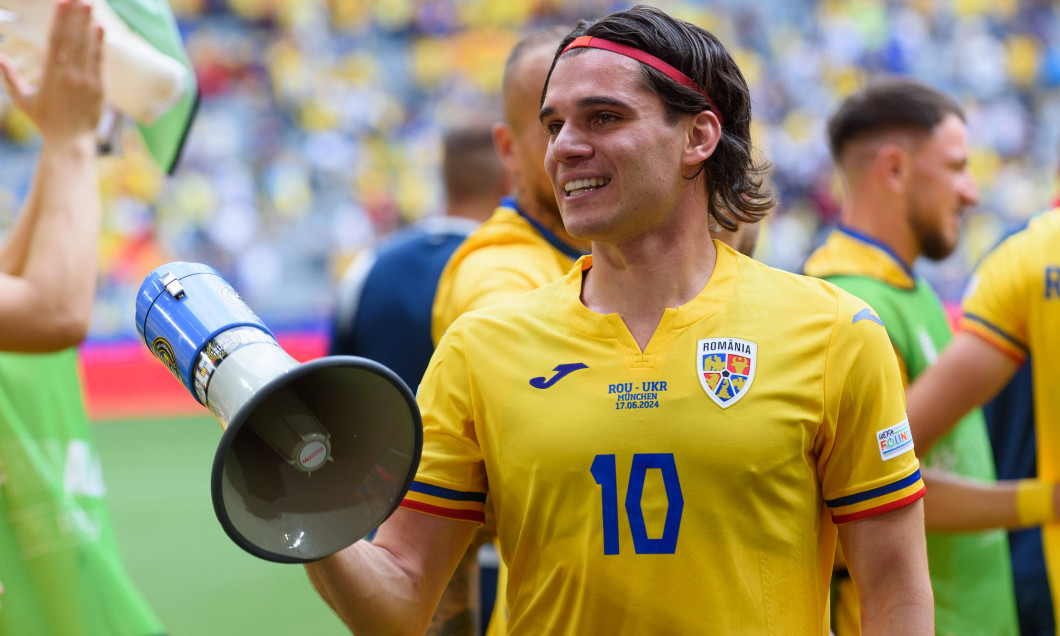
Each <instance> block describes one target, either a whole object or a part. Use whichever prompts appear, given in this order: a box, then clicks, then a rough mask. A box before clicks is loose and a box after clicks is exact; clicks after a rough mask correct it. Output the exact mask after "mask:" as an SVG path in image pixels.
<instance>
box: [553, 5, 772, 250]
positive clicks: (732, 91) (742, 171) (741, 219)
mask: <svg viewBox="0 0 1060 636" xmlns="http://www.w3.org/2000/svg"><path fill="white" fill-rule="evenodd" d="M583 35H591V36H593V37H598V38H603V39H605V40H611V41H612V42H618V43H620V44H625V45H627V46H632V47H634V48H637V49H640V50H641V51H644V52H646V53H650V54H652V55H654V56H655V57H657V58H659V59H661V60H663V61H665V62H666V63H668V64H670V65H671V66H673V67H675V68H677V69H678V70H680V71H681V72H682V73H684V74H685V75H687V76H689V77H690V78H692V79H693V80H694V81H695V82H696V84H698V85H699V86H700V87H701V88H702V89H703V90H704V91H705V92H706V94H707V95H710V100H708V99H707V98H706V97H704V96H703V95H701V94H700V93H699V92H698V91H696V90H695V89H692V88H688V87H686V86H682V85H681V84H679V83H677V82H676V81H674V80H672V79H670V78H669V77H667V76H666V75H665V74H663V73H662V72H660V71H657V70H656V69H654V68H652V67H650V66H648V65H646V64H641V65H640V66H641V71H642V72H643V73H644V79H645V81H646V84H647V87H648V88H649V89H650V90H652V91H653V92H655V93H656V94H657V95H658V96H659V98H660V99H661V100H662V102H663V104H664V106H665V108H666V118H667V121H668V123H669V124H671V125H673V124H676V123H677V121H678V120H679V118H680V117H681V116H682V115H689V114H696V113H700V112H702V111H704V110H712V111H714V112H715V113H716V114H717V115H718V117H719V119H720V120H721V122H722V126H721V139H720V140H719V141H718V147H717V149H716V150H715V151H714V154H713V155H711V156H710V157H709V158H708V159H707V160H705V161H704V162H703V165H702V166H700V171H705V172H706V176H707V178H706V180H705V181H706V187H707V192H708V194H709V197H708V199H707V213H708V214H710V216H711V217H713V219H714V220H715V221H716V222H717V223H718V224H719V225H721V226H722V227H724V228H726V229H728V230H732V231H735V230H736V229H737V227H738V226H739V224H740V223H755V222H757V221H759V220H761V219H762V217H764V216H765V215H766V213H767V212H768V211H769V209H770V208H772V207H773V206H774V205H775V204H776V201H775V199H774V197H773V192H772V190H771V189H770V188H768V187H766V186H765V185H764V184H763V175H764V174H765V173H766V171H768V170H769V167H770V166H769V163H768V162H765V161H763V162H761V163H759V162H756V161H755V159H754V157H753V156H752V152H753V147H752V145H751V95H750V91H749V90H748V88H747V82H746V81H745V80H744V77H743V73H741V72H740V69H739V67H737V66H736V62H735V61H734V60H733V59H732V56H731V55H729V52H728V51H727V50H725V47H724V46H723V45H722V43H721V42H720V41H719V40H718V38H716V37H715V36H714V35H713V34H711V33H710V32H708V31H706V30H705V29H701V28H700V27H697V26H695V25H694V24H690V23H688V22H685V21H683V20H678V19H676V18H673V17H670V16H669V15H667V14H666V13H664V12H662V11H660V10H659V9H656V8H655V7H649V6H644V5H638V6H636V7H633V8H632V9H627V10H625V11H618V12H616V13H612V14H610V15H608V16H605V17H603V18H600V19H599V20H582V21H581V22H579V23H578V26H576V27H574V30H573V31H571V32H570V33H569V34H568V35H567V37H566V38H564V39H563V42H562V43H560V45H559V48H558V49H557V50H556V57H555V59H553V60H552V68H551V69H549V72H548V78H547V79H546V80H545V86H544V88H543V89H542V92H541V101H542V103H544V98H545V93H546V92H547V91H548V84H549V80H551V79H552V71H554V70H555V68H556V62H557V61H559V56H560V54H561V53H562V52H563V49H564V48H566V47H567V45H568V44H570V43H571V42H572V41H574V39H575V38H577V37H580V36H583ZM582 51H584V49H574V50H572V51H571V52H570V53H568V55H576V54H579V53H580V52H582ZM711 101H713V106H712V105H711ZM696 174H697V175H698V174H699V173H698V172H697V173H696ZM693 178H695V177H693Z"/></svg>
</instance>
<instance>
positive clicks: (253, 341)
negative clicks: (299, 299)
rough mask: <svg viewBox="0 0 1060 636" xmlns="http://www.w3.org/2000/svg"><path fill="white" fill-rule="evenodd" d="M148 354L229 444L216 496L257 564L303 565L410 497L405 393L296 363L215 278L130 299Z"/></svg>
mask: <svg viewBox="0 0 1060 636" xmlns="http://www.w3.org/2000/svg"><path fill="white" fill-rule="evenodd" d="M136 328H137V331H138V332H139V334H140V337H141V339H142V340H143V341H144V343H145V344H146V345H147V346H148V348H149V349H150V350H151V352H152V353H153V354H154V355H155V356H156V357H157V358H158V359H159V360H161V361H162V363H163V364H164V365H165V366H166V367H167V368H168V369H169V370H170V371H171V372H172V373H173V375H174V376H176V378H177V379H178V380H179V381H180V383H181V384H182V385H184V388H186V389H187V390H188V391H189V392H190V393H191V394H192V396H194V397H195V399H196V400H197V401H198V402H199V403H201V404H202V405H204V406H206V407H207V408H208V409H210V411H211V412H212V413H213V415H214V417H215V418H217V420H218V422H219V423H220V424H221V427H222V429H224V433H223V435H222V437H221V443H220V445H219V447H218V449H217V454H216V455H215V457H214V465H213V473H212V476H211V491H212V496H213V504H214V511H215V512H216V514H217V518H218V521H220V523H221V525H222V527H223V528H224V529H225V532H227V533H228V535H229V537H231V538H232V540H233V541H235V542H236V543H237V544H238V545H239V546H240V547H242V548H243V549H245V550H246V551H248V552H250V553H251V554H254V555H255V556H258V557H261V558H263V559H267V560H270V561H277V562H282V563H305V562H309V561H315V560H318V559H321V558H324V557H326V556H328V555H330V554H333V553H335V552H337V551H339V550H341V549H343V548H345V547H347V546H349V545H351V544H352V543H354V542H356V541H357V540H358V539H360V538H362V537H364V536H366V535H367V534H368V533H369V532H371V531H372V530H374V529H375V528H376V527H377V526H378V525H379V524H381V523H382V522H383V521H384V520H385V519H386V518H387V517H389V516H390V514H391V513H392V512H393V511H394V510H395V509H396V508H397V506H398V504H400V502H401V499H402V498H403V497H404V496H405V493H406V492H407V491H408V488H409V486H410V485H411V483H412V478H413V477H414V475H415V472H416V467H417V466H418V464H419V457H420V450H421V448H422V443H423V433H422V425H421V421H420V415H419V409H418V408H417V406H416V402H415V399H414V397H413V395H412V392H411V391H410V390H409V388H408V387H407V386H405V384H404V383H403V382H402V381H401V379H400V378H399V377H398V376H397V375H396V374H395V373H394V372H392V371H391V370H390V369H387V368H386V367H384V366H383V365H381V364H378V363H376V362H373V361H371V360H367V359H364V358H357V357H353V356H329V357H324V358H319V359H317V360H313V361H311V362H307V363H305V364H300V363H299V362H297V361H296V360H294V359H293V358H292V357H291V356H290V355H288V354H287V353H286V352H285V351H284V350H283V349H282V348H281V347H280V345H279V344H278V343H277V342H276V338H275V336H274V335H273V333H272V332H271V331H270V330H269V329H268V327H266V326H265V323H264V322H262V320H261V319H260V318H258V316H257V315H255V314H254V312H253V311H252V310H251V309H250V307H248V306H247V304H246V303H245V302H244V301H243V299H242V298H241V297H240V296H239V294H238V293H236V291H235V289H233V288H232V286H231V285H229V284H228V282H227V281H226V280H225V279H224V278H222V277H221V275H220V274H218V273H217V271H215V270H214V269H213V268H211V267H209V266H206V265H203V264H199V263H187V262H174V263H169V264H167V265H163V266H162V267H159V268H157V269H155V270H154V271H153V272H151V273H150V274H149V275H148V276H147V278H146V279H145V280H144V282H143V284H142V285H141V286H140V290H139V293H138V294H137V298H136Z"/></svg>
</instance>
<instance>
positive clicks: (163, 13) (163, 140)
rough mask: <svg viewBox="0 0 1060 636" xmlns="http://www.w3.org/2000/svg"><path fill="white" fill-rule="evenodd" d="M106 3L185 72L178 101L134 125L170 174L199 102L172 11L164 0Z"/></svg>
mask: <svg viewBox="0 0 1060 636" xmlns="http://www.w3.org/2000/svg"><path fill="white" fill-rule="evenodd" d="M107 3H108V4H109V5H110V7H111V9H113V10H114V13H116V14H117V15H118V17H120V18H121V19H122V21H124V22H125V24H126V25H128V27H129V28H130V29H131V30H132V31H134V32H135V33H136V34H137V35H139V36H140V37H142V38H143V39H144V40H146V41H147V43H148V44H150V45H151V46H153V47H154V48H155V49H157V50H158V51H159V52H160V53H162V54H163V55H166V56H167V57H171V58H173V59H174V60H177V61H178V62H180V63H181V64H182V65H183V66H184V67H185V68H186V69H187V71H188V72H187V74H186V77H187V84H188V85H187V89H186V90H185V91H184V94H183V95H182V96H181V98H180V100H179V101H177V103H176V104H174V105H173V106H172V107H171V108H170V109H169V110H168V111H166V112H165V113H164V114H163V115H161V116H160V117H158V118H157V119H155V120H154V121H153V122H151V123H149V124H147V123H140V122H138V123H137V128H139V130H140V134H141V136H142V137H143V139H144V143H145V144H146V145H147V149H148V151H149V152H150V153H151V156H152V157H153V158H154V160H155V161H156V162H157V163H158V165H159V166H161V168H162V169H163V170H165V171H166V172H167V173H172V172H173V170H174V168H176V165H177V161H178V160H179V159H180V152H181V149H182V148H183V146H184V140H185V138H186V137H187V135H188V130H189V129H190V127H191V122H192V119H194V117H195V111H196V108H197V107H198V103H199V90H198V85H197V83H196V81H195V72H194V70H193V69H192V67H191V62H190V61H189V60H188V56H187V53H186V52H185V50H184V43H183V41H182V40H181V38H180V32H179V31H178V30H177V22H176V19H175V18H174V17H173V11H172V9H170V7H169V3H168V2H166V0H107Z"/></svg>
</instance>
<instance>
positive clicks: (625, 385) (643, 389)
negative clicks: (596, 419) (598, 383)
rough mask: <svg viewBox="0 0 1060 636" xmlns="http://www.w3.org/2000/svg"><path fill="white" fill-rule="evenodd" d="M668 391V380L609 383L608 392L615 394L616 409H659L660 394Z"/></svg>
mask: <svg viewBox="0 0 1060 636" xmlns="http://www.w3.org/2000/svg"><path fill="white" fill-rule="evenodd" d="M665 392H666V381H661V382H620V383H619V384H609V385H607V394H608V395H614V396H615V410H616V411H626V410H630V409H657V408H659V394H660V393H665Z"/></svg>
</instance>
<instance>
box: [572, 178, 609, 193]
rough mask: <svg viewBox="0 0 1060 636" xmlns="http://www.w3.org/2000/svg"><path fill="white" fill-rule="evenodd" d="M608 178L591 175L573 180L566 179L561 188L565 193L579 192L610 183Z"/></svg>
mask: <svg viewBox="0 0 1060 636" xmlns="http://www.w3.org/2000/svg"><path fill="white" fill-rule="evenodd" d="M610 181H611V180H610V179H606V178H602V177H593V178H591V179H575V180H574V181H568V182H566V183H564V184H563V190H564V191H566V192H567V194H581V191H583V190H591V189H593V188H599V187H602V186H605V185H607V184H608V183H610Z"/></svg>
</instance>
